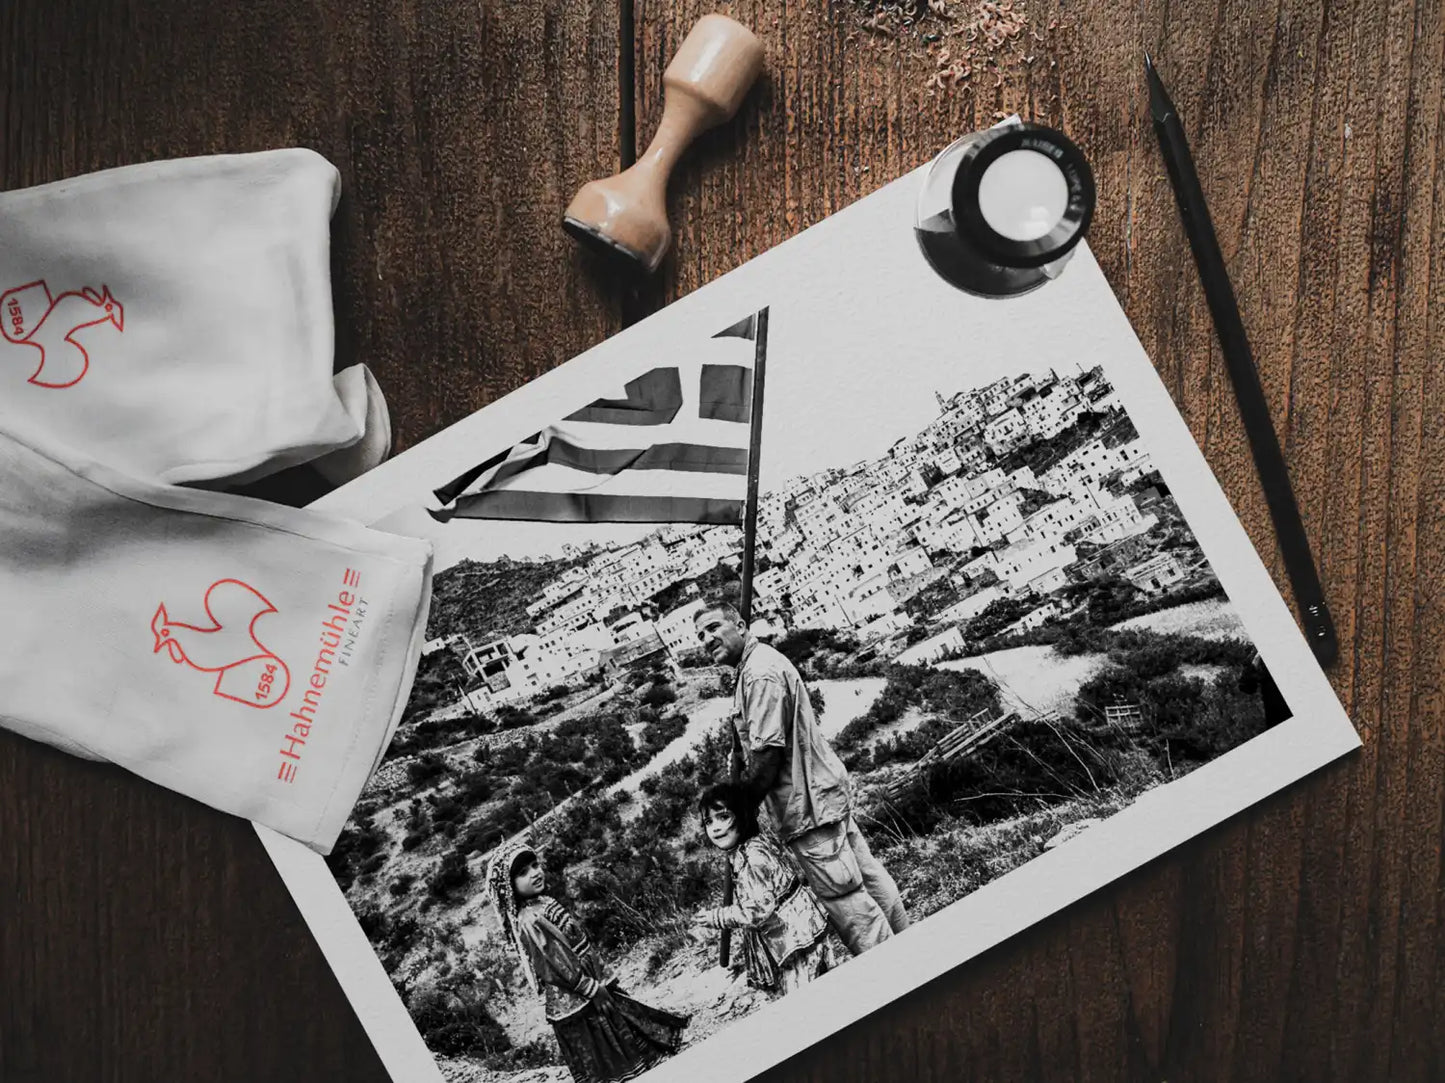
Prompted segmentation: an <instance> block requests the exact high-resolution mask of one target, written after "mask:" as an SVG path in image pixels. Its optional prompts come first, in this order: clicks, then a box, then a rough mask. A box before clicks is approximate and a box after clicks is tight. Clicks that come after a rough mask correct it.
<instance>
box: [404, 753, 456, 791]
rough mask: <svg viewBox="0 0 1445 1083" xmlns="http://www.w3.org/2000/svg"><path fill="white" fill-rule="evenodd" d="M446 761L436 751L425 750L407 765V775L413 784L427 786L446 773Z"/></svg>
mask: <svg viewBox="0 0 1445 1083" xmlns="http://www.w3.org/2000/svg"><path fill="white" fill-rule="evenodd" d="M446 770H447V765H446V761H445V760H443V759H442V758H441V756H439V755H437V754H436V753H435V752H424V753H422V755H420V756H418V757H417V758H416V759H414V760H412V761H411V762H410V763H409V764H407V765H406V777H407V779H408V780H409V781H410V782H411V784H412V785H413V786H426V785H428V784H430V783H432V782H435V781H436V780H437V779H439V778H441V777H442V775H444V774H446Z"/></svg>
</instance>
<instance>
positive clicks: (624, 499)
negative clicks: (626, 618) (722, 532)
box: [431, 314, 765, 525]
mask: <svg viewBox="0 0 1445 1083" xmlns="http://www.w3.org/2000/svg"><path fill="white" fill-rule="evenodd" d="M758 324H759V321H758V315H757V314H754V315H752V316H749V317H748V318H747V319H745V320H741V321H739V322H738V323H736V324H733V325H732V326H731V327H728V328H726V329H725V330H723V331H720V332H718V333H717V334H716V335H714V336H712V338H710V339H704V340H702V341H701V342H699V343H698V344H697V348H696V350H695V351H694V352H693V354H692V356H690V357H689V358H688V359H687V360H685V361H678V362H675V363H669V364H667V365H665V366H660V367H657V368H653V369H650V370H649V371H647V372H644V373H643V374H642V375H641V376H638V377H637V378H636V379H635V380H630V381H628V382H627V384H626V385H625V386H624V387H623V388H622V394H621V395H620V396H619V397H618V398H605V399H598V400H596V401H595V402H592V403H590V404H588V405H587V406H584V407H582V409H580V410H578V411H576V412H575V413H571V414H568V415H567V416H566V417H565V418H563V419H562V420H560V421H558V422H557V423H555V424H553V425H549V426H548V427H547V428H545V429H543V430H542V431H541V432H538V433H535V434H533V435H532V436H530V437H528V438H527V439H526V440H523V441H522V442H521V443H519V444H516V445H514V446H512V447H510V448H507V449H506V450H505V451H503V452H501V453H499V454H497V455H494V456H492V457H491V458H490V459H487V460H486V461H485V462H482V463H478V464H477V465H476V466H474V467H472V468H471V469H470V470H468V471H467V472H466V473H464V474H462V475H461V476H460V477H458V478H455V479H453V480H452V481H450V482H448V483H447V484H446V485H443V486H442V487H441V488H440V489H437V490H436V498H437V500H438V501H439V502H440V503H441V504H442V507H441V508H440V509H436V510H432V511H431V515H432V516H433V517H434V518H435V519H438V520H439V521H441V522H446V521H447V520H449V519H452V518H454V517H456V516H461V517H462V518H465V519H531V520H541V521H546V522H557V523H731V524H735V525H736V524H741V523H742V521H743V504H744V501H745V499H746V496H747V475H748V442H749V436H750V432H751V422H752V397H753V367H754V359H755V357H756V356H757V354H758V353H760V352H761V351H762V349H763V348H764V347H765V344H760V343H758V341H757V338H758Z"/></svg>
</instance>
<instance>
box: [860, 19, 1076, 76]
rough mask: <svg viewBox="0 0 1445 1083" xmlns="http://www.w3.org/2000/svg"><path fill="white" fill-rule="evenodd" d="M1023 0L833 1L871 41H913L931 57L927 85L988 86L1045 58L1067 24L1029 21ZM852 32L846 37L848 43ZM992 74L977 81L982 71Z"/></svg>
mask: <svg viewBox="0 0 1445 1083" xmlns="http://www.w3.org/2000/svg"><path fill="white" fill-rule="evenodd" d="M1025 2H1026V0H973V2H965V0H833V6H834V7H835V8H837V7H840V6H844V5H846V6H847V7H849V8H851V9H852V11H853V13H854V16H855V19H856V25H857V26H858V27H859V28H860V29H862V30H864V31H866V32H867V34H868V37H869V40H871V41H875V42H880V41H883V40H885V39H887V40H891V41H893V42H896V43H897V44H899V45H900V46H905V47H906V46H913V47H916V48H918V49H919V50H921V51H922V52H923V53H924V54H925V55H927V56H928V57H930V58H931V59H932V61H933V65H934V71H933V72H932V74H930V75H929V76H928V77H927V78H926V79H925V80H924V84H923V85H924V86H925V87H926V88H928V89H930V90H940V91H952V90H965V91H971V90H972V89H973V87H975V86H979V87H982V88H984V89H987V90H989V91H993V90H997V89H999V88H1001V87H1003V85H1004V82H1005V78H1006V76H1008V75H1012V74H1019V73H1023V72H1026V71H1027V70H1028V69H1030V68H1031V67H1033V65H1034V64H1036V63H1037V62H1038V61H1040V60H1042V59H1048V61H1049V65H1048V66H1049V69H1054V68H1056V67H1057V66H1058V65H1057V62H1056V61H1055V60H1054V59H1053V58H1052V57H1047V56H1046V55H1044V54H1047V53H1048V52H1049V51H1051V46H1052V44H1053V41H1054V39H1055V38H1056V37H1057V35H1058V34H1059V33H1060V32H1061V31H1064V30H1067V29H1068V24H1066V23H1061V22H1060V21H1059V20H1058V19H1057V18H1051V19H1050V20H1049V21H1048V24H1047V25H1046V26H1045V27H1043V29H1042V31H1041V30H1040V28H1039V27H1038V26H1036V25H1034V24H1032V23H1031V22H1030V20H1029V16H1028V12H1027V11H1026V10H1025ZM856 37H857V34H856V32H850V33H849V34H848V35H847V37H846V38H845V40H846V41H849V42H852V41H853V40H855V39H856ZM983 73H987V74H989V75H991V76H993V78H992V79H991V80H989V81H988V82H987V83H980V82H978V78H979V76H980V74H983Z"/></svg>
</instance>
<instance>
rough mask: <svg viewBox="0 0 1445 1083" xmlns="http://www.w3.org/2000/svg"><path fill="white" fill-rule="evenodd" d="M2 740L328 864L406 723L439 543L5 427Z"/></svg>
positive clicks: (1, 473) (0, 509)
mask: <svg viewBox="0 0 1445 1083" xmlns="http://www.w3.org/2000/svg"><path fill="white" fill-rule="evenodd" d="M0 554H3V559H0V599H3V600H4V607H5V631H4V633H3V638H4V640H5V649H4V650H0V687H3V688H4V689H5V692H4V695H3V697H0V724H3V725H5V726H6V727H7V728H9V729H12V730H15V731H16V732H18V733H21V734H23V735H25V736H27V737H31V738H33V739H35V740H39V741H44V742H46V743H49V744H52V745H55V746H57V747H60V748H63V749H66V750H67V751H70V752H73V753H75V754H77V755H81V756H86V757H89V758H93V759H101V760H108V761H110V762H112V763H116V764H119V765H120V766H122V767H125V768H127V769H128V770H130V771H133V772H135V773H136V774H138V775H140V776H142V777H143V778H147V779H149V780H151V781H153V782H156V783H159V784H160V785H162V786H166V787H169V788H170V789H173V790H177V791H179V792H181V793H184V794H187V795H189V796H191V797H194V798H196V799H198V800H200V801H203V802H205V803H206V804H208V805H212V806H214V807H216V808H219V809H223V810H225V811H228V812H232V813H236V814H238V815H241V816H246V817H249V818H250V819H252V820H256V821H258V822H260V823H264V824H266V825H267V826H269V827H272V828H274V829H276V830H277V831H280V832H282V833H284V834H287V835H290V836H291V837H293V838H296V839H299V840H300V841H302V842H304V843H306V844H307V845H309V846H311V847H313V848H314V849H317V850H319V851H321V852H322V853H326V852H329V850H330V849H331V847H332V845H333V844H334V843H335V841H336V837H337V835H338V834H339V833H340V831H341V828H342V825H343V824H344V823H345V822H346V819H347V817H348V816H349V815H350V812H351V809H352V806H353V805H354V804H355V802H356V799H357V797H358V796H359V794H360V791H361V789H362V787H363V786H364V785H365V783H366V780H367V778H368V777H369V775H370V774H371V772H372V770H373V769H374V768H375V767H376V765H377V763H378V762H379V760H380V758H381V755H382V753H383V752H384V751H385V749H386V746H387V744H388V743H389V742H390V739H391V735H392V733H393V731H394V729H395V727H396V724H397V722H398V720H399V719H400V716H401V712H402V710H403V708H404V707H405V705H406V700H407V696H408V693H409V691H410V688H411V683H412V679H413V677H414V675H415V670H416V663H417V658H418V654H419V651H420V647H421V642H422V637H423V633H424V630H425V627H426V616H427V609H428V606H429V604H430V596H431V595H430V579H431V547H430V545H429V544H428V543H426V542H424V541H421V540H418V539H415V538H406V537H400V536H396V535H390V534H385V533H382V532H380V531H375V530H371V529H368V528H366V527H363V526H362V525H360V524H359V523H354V522H351V521H349V520H345V519H340V518H337V517H334V516H330V515H323V514H320V513H316V512H311V511H306V510H304V509H295V508H288V507H283V506H281V505H276V504H270V503H267V502H265V501H261V500H254V499H251V498H248V497H242V496H237V495H234V494H230V493H219V492H211V491H208V490H204V489H194V488H189V487H182V486H174V485H161V484H157V483H155V482H150V481H143V480H140V479H137V478H134V477H129V476H126V475H124V474H121V473H119V472H117V471H114V470H112V469H110V468H109V467H107V466H105V465H103V464H101V463H99V462H97V461H96V460H95V459H94V458H93V457H91V456H88V455H85V454H82V453H80V452H76V451H73V450H69V449H61V448H57V447H56V446H55V445H54V444H53V443H51V442H50V441H49V439H48V434H45V433H42V432H39V431H37V430H36V429H35V428H34V427H31V426H28V425H26V424H24V423H19V422H17V421H15V420H14V419H0Z"/></svg>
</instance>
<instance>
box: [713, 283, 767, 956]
mask: <svg viewBox="0 0 1445 1083" xmlns="http://www.w3.org/2000/svg"><path fill="white" fill-rule="evenodd" d="M767 362H768V310H767V308H762V309H759V310H758V313H757V315H756V316H755V317H754V323H753V402H752V412H751V421H752V429H751V431H750V434H749V438H748V496H747V503H746V504H745V505H744V507H743V566H742V573H741V574H742V581H743V582H742V587H743V590H742V598H741V600H740V603H739V605H738V613H739V614H741V616H742V618H743V628H745V629H746V628H748V627H749V626H750V625H751V624H752V622H753V554H754V550H755V549H756V548H757V540H758V449H759V448H760V447H761V445H762V435H763V374H764V370H765V369H766V367H767ZM728 729H729V730H730V731H731V733H732V753H731V755H730V756H729V757H728V761H729V770H728V779H729V780H730V781H731V782H732V783H733V785H737V783H738V782H739V780H740V779H741V777H742V748H741V747H740V745H739V742H738V735H737V729H736V727H734V726H733V725H732V724H731V723H729V726H728ZM732 902H733V867H732V865H731V864H729V865H728V866H727V870H726V872H725V874H724V879H723V905H724V906H731V905H732ZM731 954H732V930H731V929H727V928H725V929H723V931H722V939H721V943H720V944H719V945H718V956H719V958H718V962H719V964H720V965H722V966H724V967H725V966H727V965H728V957H729V956H730V955H731Z"/></svg>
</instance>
